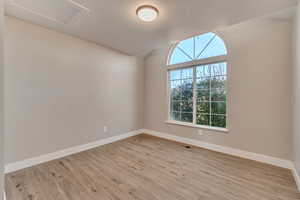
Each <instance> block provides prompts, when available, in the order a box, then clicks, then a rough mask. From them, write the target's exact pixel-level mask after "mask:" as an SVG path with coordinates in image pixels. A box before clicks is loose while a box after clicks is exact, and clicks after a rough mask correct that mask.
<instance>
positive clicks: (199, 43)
mask: <svg viewBox="0 0 300 200" xmlns="http://www.w3.org/2000/svg"><path fill="white" fill-rule="evenodd" d="M213 37H215V34H214V33H205V34H202V35H199V36H196V37H195V43H196V50H195V51H196V52H195V54H196V57H197V58H198V57H199V55H200V53H201V52H202V51H203V50H204V48H205V47H206V46H207V44H208V43H209V41H210V40H211V39H212V38H213Z"/></svg>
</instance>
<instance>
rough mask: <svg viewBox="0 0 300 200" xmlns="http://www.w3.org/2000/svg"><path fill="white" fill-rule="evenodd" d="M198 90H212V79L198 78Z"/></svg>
mask: <svg viewBox="0 0 300 200" xmlns="http://www.w3.org/2000/svg"><path fill="white" fill-rule="evenodd" d="M196 84H197V88H198V89H202V90H204V89H206V90H209V89H210V78H207V77H206V78H197V83H196Z"/></svg>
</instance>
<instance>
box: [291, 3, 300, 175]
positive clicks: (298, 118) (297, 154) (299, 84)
mask: <svg viewBox="0 0 300 200" xmlns="http://www.w3.org/2000/svg"><path fill="white" fill-rule="evenodd" d="M293 33H294V35H293V39H294V41H293V44H294V46H293V47H294V48H293V49H294V54H293V55H294V65H293V79H292V80H293V87H292V88H293V101H292V103H293V104H292V105H293V161H294V162H295V166H296V169H297V171H298V173H299V174H300V55H299V54H300V5H298V8H297V15H296V16H295V21H294V32H293Z"/></svg>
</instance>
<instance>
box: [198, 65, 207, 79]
mask: <svg viewBox="0 0 300 200" xmlns="http://www.w3.org/2000/svg"><path fill="white" fill-rule="evenodd" d="M210 72H211V68H210V65H200V66H198V67H197V68H196V77H197V78H203V77H210Z"/></svg>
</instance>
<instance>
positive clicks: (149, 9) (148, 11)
mask: <svg viewBox="0 0 300 200" xmlns="http://www.w3.org/2000/svg"><path fill="white" fill-rule="evenodd" d="M158 13H159V11H158V9H157V8H155V7H153V6H150V5H144V6H140V7H138V9H137V10H136V14H137V16H138V17H139V18H140V20H142V21H144V22H152V21H154V20H155V19H156V18H157V17H158Z"/></svg>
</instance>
